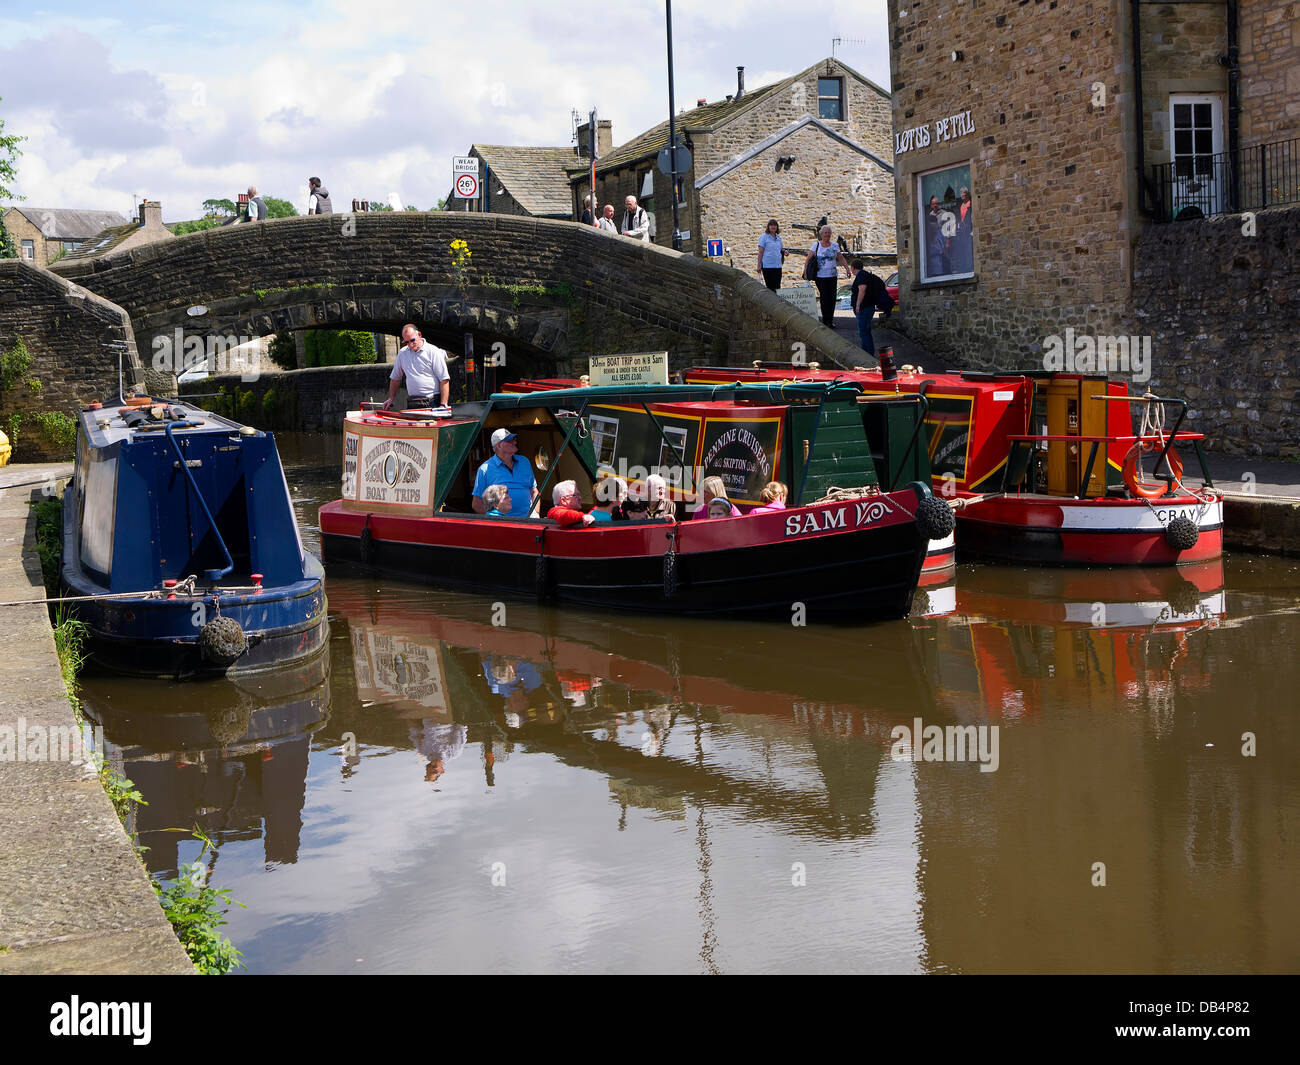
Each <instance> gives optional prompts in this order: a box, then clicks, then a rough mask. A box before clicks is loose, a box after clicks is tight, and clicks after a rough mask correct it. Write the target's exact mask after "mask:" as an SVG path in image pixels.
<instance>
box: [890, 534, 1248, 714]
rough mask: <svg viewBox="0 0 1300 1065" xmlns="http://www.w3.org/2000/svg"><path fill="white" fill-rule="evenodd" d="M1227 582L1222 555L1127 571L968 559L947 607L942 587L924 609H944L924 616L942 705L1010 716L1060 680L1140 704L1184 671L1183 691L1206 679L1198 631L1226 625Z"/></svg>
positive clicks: (1082, 698) (1103, 698)
mask: <svg viewBox="0 0 1300 1065" xmlns="http://www.w3.org/2000/svg"><path fill="white" fill-rule="evenodd" d="M1223 586H1224V574H1223V561H1222V560H1221V559H1214V560H1212V561H1209V562H1201V563H1195V564H1190V565H1186V566H1180V567H1177V568H1156V567H1152V568H1146V569H1123V570H1117V569H1110V570H1074V569H1029V568H1027V569H1013V568H1011V567H1006V566H997V567H989V566H977V567H964V568H963V569H962V571H961V573H960V576H959V577H958V579H957V580H956V581H955V582H954V585H953V586H952V602H953V607H952V610H951V612H950V613H949V614H947V615H944V614H943V612H942V608H941V605H939V606H936V605H935V604H936V598H935V596H934V591H933V590H932V591H931V593H930V594H931V600H930V602H931V607H930V608H929V609H928V610H923V609H918V610H916V611H914V613H916V614H918V615H922V616H929V617H930V618H931V619H934V618H937V617H938V618H943V620H942V621H940V622H937V623H935V622H933V621H918V622H916V624H917V627H918V630H924V631H928V632H929V633H930V635H931V636H932V637H933V639H932V640H927V641H922V644H921V646H922V647H923V648H924V649H925V650H924V653H925V658H926V663H925V672H926V674H927V675H928V676H930V677H931V678H933V679H934V682H935V684H936V698H937V700H938V702H939V703H940V704H941V705H943V706H945V707H946V708H947V709H948V710H949V711H950V712H951V713H953V714H954V715H956V716H958V717H961V718H965V717H967V716H970V715H975V716H986V717H987V718H988V720H990V721H996V720H1002V721H1004V722H1005V721H1010V720H1014V719H1015V718H1017V717H1019V716H1021V715H1022V714H1025V713H1033V712H1037V711H1038V710H1040V709H1041V708H1042V707H1043V705H1044V698H1045V696H1046V694H1047V692H1048V690H1050V689H1056V690H1059V691H1061V692H1063V693H1068V694H1069V696H1070V697H1071V698H1073V699H1075V700H1077V701H1079V702H1081V703H1084V704H1085V705H1089V706H1092V707H1093V708H1098V707H1100V706H1103V705H1105V706H1111V707H1114V708H1116V709H1123V708H1129V709H1135V708H1137V707H1138V706H1139V705H1142V704H1143V703H1144V702H1149V701H1150V700H1153V699H1156V698H1159V697H1161V696H1167V695H1169V694H1170V689H1169V686H1170V684H1171V683H1172V682H1173V676H1174V673H1175V671H1176V672H1177V673H1178V675H1179V684H1181V685H1182V686H1183V687H1184V688H1188V687H1196V688H1207V687H1208V686H1209V684H1210V672H1209V668H1208V666H1207V665H1206V664H1205V662H1204V661H1203V658H1204V655H1205V653H1206V650H1207V648H1206V645H1205V644H1203V643H1202V644H1201V645H1199V647H1194V646H1193V645H1192V644H1191V643H1189V641H1188V636H1189V635H1190V634H1191V633H1194V632H1196V631H1198V630H1200V629H1205V628H1213V627H1214V626H1215V625H1217V624H1218V620H1219V619H1220V618H1221V617H1222V616H1223V614H1224V610H1225V598H1224V587H1223ZM940 591H942V589H940ZM919 595H920V593H918V597H919ZM941 602H942V601H940V603H941ZM1189 656H1190V657H1189ZM1180 664H1181V665H1180ZM1175 667H1179V668H1178V669H1177V670H1175Z"/></svg>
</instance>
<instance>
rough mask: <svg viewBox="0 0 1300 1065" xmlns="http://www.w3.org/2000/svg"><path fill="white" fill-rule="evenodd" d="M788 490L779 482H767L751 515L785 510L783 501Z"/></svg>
mask: <svg viewBox="0 0 1300 1065" xmlns="http://www.w3.org/2000/svg"><path fill="white" fill-rule="evenodd" d="M789 494H790V493H789V490H788V489H787V488H786V487H785V485H783V484H782V483H781V482H780V481H768V482H767V484H766V485H764V486H763V491H762V492H761V493H760V494H759V497H758V498H759V504H758V506H756V507H755V508H754V509H753V510H751V511H750V513H751V514H770V513H771V512H772V511H774V510H785V500H786V497H787V496H788V495H789Z"/></svg>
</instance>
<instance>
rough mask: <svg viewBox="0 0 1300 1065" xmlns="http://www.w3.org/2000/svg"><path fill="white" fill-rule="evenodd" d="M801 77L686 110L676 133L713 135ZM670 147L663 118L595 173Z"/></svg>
mask: <svg viewBox="0 0 1300 1065" xmlns="http://www.w3.org/2000/svg"><path fill="white" fill-rule="evenodd" d="M802 76H803V75H802V74H793V75H791V76H790V77H788V78H786V79H785V80H784V81H778V82H775V83H774V84H772V85H763V86H761V87H759V88H757V89H749V90H746V92H745V94H744V95H743V96H742V97H741V98H740V99H739V100H734V99H733V100H721V101H719V102H718V103H715V104H705V105H704V106H703V107H692V108H691V109H690V110H689V111H683V112H682V113H681V114H680V115H678V116H677V132H678V134H679V135H680V134H685V133H688V132H690V133H696V132H698V133H707V132H712V131H713V130H715V129H717V128H718V127H719V126H721V125H723V124H724V123H726V122H730V121H731V120H732V119H733V118H735V117H736V115H738V114H740V113H741V112H742V111H748V110H749V109H750V107H752V106H753V105H754V104H757V103H759V102H761V101H763V100H766V99H768V98H769V97H771V96H772V95H773V94H775V93H777V92H779V91H780V90H782V89H784V88H786V87H787V86H789V85H791V84H793V82H794V81H795V80H796V79H798V78H800V77H802ZM667 147H668V120H667V119H664V120H663V121H662V122H660V123H659V125H657V126H651V127H650V129H648V130H646V131H645V132H644V133H642V134H641V135H640V136H637V137H633V138H632V139H631V140H630V141H627V142H626V143H624V144H620V145H619V146H618V147H617V148H615V149H614V150H613V151H611V152H608V153H607V154H605V155H602V156H601V157H600V158H599V159H597V160H596V173H598V174H603V173H604V172H605V171H607V170H614V169H617V168H618V167H621V166H626V165H627V164H628V163H632V162H636V161H637V160H639V159H645V158H647V157H648V156H653V155H658V154H659V150H660V149H661V148H667ZM579 176H580V175H579Z"/></svg>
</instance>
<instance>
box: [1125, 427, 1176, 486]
mask: <svg viewBox="0 0 1300 1065" xmlns="http://www.w3.org/2000/svg"><path fill="white" fill-rule="evenodd" d="M1162 446H1163V445H1161V444H1156V443H1153V442H1151V441H1150V440H1143V441H1141V442H1140V443H1137V444H1134V445H1133V446H1132V447H1131V448H1129V449H1128V454H1127V455H1125V456H1124V484H1125V486H1126V487H1127V488H1128V490H1129V491H1130V492H1132V493H1133V494H1134V495H1135V496H1140V497H1141V498H1142V499H1159V498H1160V497H1161V496H1166V495H1169V494H1170V492H1171V491H1173V486H1174V485H1175V484H1177V483H1178V482H1179V481H1181V480H1182V479H1183V460H1182V459H1180V458H1179V457H1178V452H1177V451H1175V450H1174V449H1173V448H1172V447H1170V448H1169V450H1168V451H1167V452H1166V453H1165V464H1166V465H1167V466H1168V467H1169V472H1170V473H1172V474H1173V475H1174V476H1173V484H1171V483H1170V482H1168V481H1144V480H1142V479H1141V477H1140V469H1139V462H1140V460H1141V458H1142V456H1143V455H1145V454H1147V453H1148V452H1151V451H1155V452H1159V451H1160V450H1161V448H1162Z"/></svg>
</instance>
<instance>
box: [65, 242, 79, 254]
mask: <svg viewBox="0 0 1300 1065" xmlns="http://www.w3.org/2000/svg"><path fill="white" fill-rule="evenodd" d="M80 243H81V242H80V241H76V240H65V241H64V242H63V250H64V251H76V250H77V248H78V247H79V246H80Z"/></svg>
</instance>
